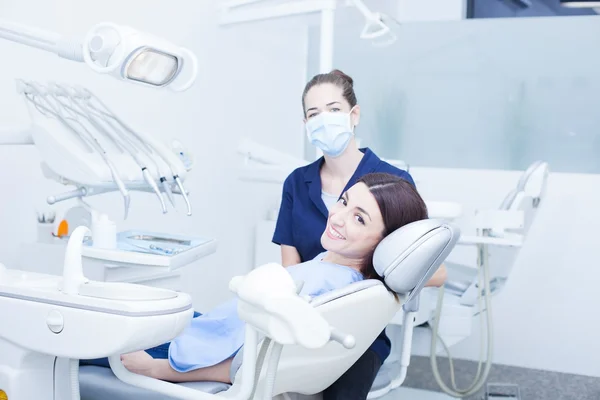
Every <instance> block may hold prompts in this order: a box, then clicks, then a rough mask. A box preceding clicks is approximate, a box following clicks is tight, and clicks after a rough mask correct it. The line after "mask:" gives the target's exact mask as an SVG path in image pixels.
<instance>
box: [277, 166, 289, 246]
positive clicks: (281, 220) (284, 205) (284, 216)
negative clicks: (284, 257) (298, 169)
mask: <svg viewBox="0 0 600 400" xmlns="http://www.w3.org/2000/svg"><path fill="white" fill-rule="evenodd" d="M290 178H291V175H290V176H288V177H287V179H286V180H285V182H284V183H283V193H282V194H281V206H280V207H279V215H278V216H277V224H276V225H275V233H274V234H273V240H272V241H273V243H275V244H279V245H282V244H285V245H288V246H294V237H293V234H292V230H293V225H292V206H293V204H294V199H293V195H292V190H291V179H290Z"/></svg>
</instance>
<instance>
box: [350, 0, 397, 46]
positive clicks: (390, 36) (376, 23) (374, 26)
mask: <svg viewBox="0 0 600 400" xmlns="http://www.w3.org/2000/svg"><path fill="white" fill-rule="evenodd" d="M351 1H352V4H354V7H356V9H357V10H358V11H359V12H360V13H361V14H362V15H363V17H365V26H364V28H363V30H362V32H361V33H360V38H361V39H365V40H371V41H372V43H373V44H374V45H376V46H388V45H390V44H392V43H394V42H395V41H396V39H397V38H396V35H394V32H392V31H391V30H390V27H389V26H388V25H387V24H386V23H385V21H384V20H385V19H389V17H388V16H387V15H385V14H382V13H379V12H373V11H371V10H369V8H368V7H367V6H366V5H365V3H363V1H362V0H351ZM386 37H387V40H384V41H382V42H376V41H375V39H379V38H386Z"/></svg>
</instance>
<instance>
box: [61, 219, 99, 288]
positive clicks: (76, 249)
mask: <svg viewBox="0 0 600 400" xmlns="http://www.w3.org/2000/svg"><path fill="white" fill-rule="evenodd" d="M91 233H92V232H91V231H90V229H89V228H88V227H87V226H78V227H77V228H76V229H75V230H74V231H73V233H72V234H71V237H70V238H69V242H68V243H67V250H66V251H65V265H64V269H63V282H62V292H63V293H64V294H70V295H77V294H79V287H80V286H81V285H82V284H84V283H86V282H87V281H88V280H87V279H86V277H85V276H84V275H83V266H82V264H81V255H82V248H83V239H84V238H85V236H86V235H90V234H91Z"/></svg>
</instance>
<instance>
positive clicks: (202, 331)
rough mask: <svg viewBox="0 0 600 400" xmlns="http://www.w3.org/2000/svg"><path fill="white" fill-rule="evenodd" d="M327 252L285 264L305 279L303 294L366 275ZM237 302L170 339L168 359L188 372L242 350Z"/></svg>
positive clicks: (297, 277) (315, 293) (200, 318)
mask: <svg viewBox="0 0 600 400" xmlns="http://www.w3.org/2000/svg"><path fill="white" fill-rule="evenodd" d="M325 254H326V253H322V254H319V255H318V256H317V257H315V259H313V260H310V261H307V262H304V263H302V264H297V265H292V266H289V267H287V268H286V270H287V271H288V272H289V273H290V275H291V276H292V279H294V281H296V282H298V283H299V282H300V281H302V282H303V283H304V286H303V287H302V290H301V292H300V294H302V295H308V296H311V297H315V296H319V295H321V294H323V293H327V292H329V291H332V290H335V289H339V288H342V287H344V286H347V285H349V284H351V283H353V282H357V281H360V280H362V279H363V277H362V275H361V274H360V272H358V271H356V270H354V269H352V268H349V267H346V266H343V265H338V264H333V263H329V262H325V261H321V260H322V258H323V257H324V255H325ZM237 302H238V299H237V298H235V299H232V300H230V301H228V302H226V303H224V304H222V305H220V306H218V307H216V308H215V309H213V310H211V311H210V312H208V313H206V314H202V315H200V316H198V317H195V318H194V319H192V322H191V323H190V325H189V326H188V327H187V328H186V329H185V330H184V331H183V333H181V335H179V336H178V337H177V338H175V339H174V340H173V341H172V342H171V344H170V346H169V363H170V364H171V367H172V368H173V369H174V370H175V371H178V372H189V371H193V370H196V369H199V368H205V367H209V366H212V365H216V364H218V363H220V362H222V361H225V360H227V359H228V358H231V357H232V356H234V355H235V354H236V353H237V352H238V351H239V349H240V348H241V347H242V346H243V345H244V331H245V329H244V327H245V322H244V321H242V320H241V319H240V318H239V317H238V313H237Z"/></svg>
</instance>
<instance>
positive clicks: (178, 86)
mask: <svg viewBox="0 0 600 400" xmlns="http://www.w3.org/2000/svg"><path fill="white" fill-rule="evenodd" d="M0 38H3V39H7V40H10V41H13V42H16V43H21V44H24V45H27V46H30V47H34V48H37V49H41V50H45V51H48V52H51V53H55V54H56V55H58V56H59V57H62V58H65V59H68V60H71V61H78V62H85V63H86V64H87V66H88V67H89V68H91V69H93V70H94V71H96V72H99V73H108V74H111V75H114V76H116V77H118V78H120V79H123V80H128V81H132V82H137V83H141V84H144V85H147V86H153V87H169V88H170V89H172V90H175V91H183V90H187V89H189V88H190V87H191V86H192V84H193V82H194V81H195V79H196V75H197V65H198V62H197V60H196V57H195V56H194V54H193V53H191V52H190V51H189V50H187V49H184V48H181V47H178V46H175V45H173V44H172V43H170V42H168V41H166V40H164V39H161V38H158V37H154V36H151V35H148V34H144V33H141V32H138V31H136V30H135V29H132V28H129V27H126V26H120V25H116V24H112V23H101V24H98V25H96V26H94V27H93V28H92V29H90V31H88V33H87V35H86V36H85V39H84V40H81V41H79V40H70V39H66V38H65V37H64V36H62V35H59V34H57V33H54V32H50V31H44V30H41V29H36V28H32V27H29V26H26V25H22V24H17V23H14V22H9V21H6V20H3V19H0ZM182 71H185V72H187V74H186V75H187V78H186V79H187V80H185V81H183V82H181V79H179V78H180V76H181V75H182Z"/></svg>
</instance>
